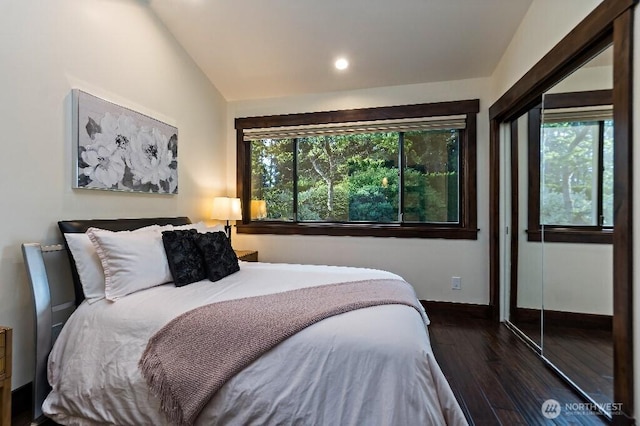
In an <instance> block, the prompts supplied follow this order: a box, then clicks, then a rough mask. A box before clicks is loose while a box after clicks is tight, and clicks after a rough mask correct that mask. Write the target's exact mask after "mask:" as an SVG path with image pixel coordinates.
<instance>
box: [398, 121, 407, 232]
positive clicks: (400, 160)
mask: <svg viewBox="0 0 640 426" xmlns="http://www.w3.org/2000/svg"><path fill="white" fill-rule="evenodd" d="M398 157H399V158H398V222H400V223H403V222H404V168H405V164H406V159H405V155H404V132H399V133H398Z"/></svg>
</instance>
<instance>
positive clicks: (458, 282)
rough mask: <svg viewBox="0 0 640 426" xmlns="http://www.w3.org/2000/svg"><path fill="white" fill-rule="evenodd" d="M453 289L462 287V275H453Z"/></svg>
mask: <svg viewBox="0 0 640 426" xmlns="http://www.w3.org/2000/svg"><path fill="white" fill-rule="evenodd" d="M451 289H452V290H461V289H462V280H461V279H460V277H451Z"/></svg>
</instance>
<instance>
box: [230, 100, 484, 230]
mask: <svg viewBox="0 0 640 426" xmlns="http://www.w3.org/2000/svg"><path fill="white" fill-rule="evenodd" d="M479 110H480V101H479V100H478V99H472V100H463V101H452V102H437V103H426V104H414V105H401V106H389V107H378V108H360V109H350V110H339V111H323V112H314V113H301V114H287V115H271V116H262V117H244V118H236V119H235V128H236V138H237V139H236V141H237V181H236V186H237V196H238V197H239V198H240V199H241V200H242V221H241V223H237V225H236V226H237V232H238V233H245V234H302V235H336V236H343V235H344V236H373V237H401V238H446V239H467V240H476V239H477V238H478V228H477V187H476V173H477V172H476V169H477V165H476V163H477V160H476V149H477V148H476V145H477V143H476V140H477V118H476V116H477V113H478V112H479ZM455 115H465V116H466V125H465V130H464V131H462V132H461V140H460V181H461V185H460V200H461V203H460V220H459V222H458V223H455V224H453V223H452V224H441V223H438V224H429V223H391V224H379V223H335V222H322V223H318V222H313V223H308V222H275V221H273V222H272V221H269V222H266V221H252V220H251V213H250V204H251V203H250V201H251V144H250V142H249V141H245V140H244V131H245V130H247V129H259V128H270V127H283V126H304V125H317V124H341V123H355V122H359V121H376V120H393V119H408V118H425V117H446V116H455Z"/></svg>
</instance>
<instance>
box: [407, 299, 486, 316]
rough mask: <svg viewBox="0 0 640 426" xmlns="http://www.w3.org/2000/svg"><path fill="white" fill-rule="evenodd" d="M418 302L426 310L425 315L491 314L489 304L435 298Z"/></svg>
mask: <svg viewBox="0 0 640 426" xmlns="http://www.w3.org/2000/svg"><path fill="white" fill-rule="evenodd" d="M420 303H421V304H422V306H423V307H424V309H425V311H427V315H430V313H433V314H437V315H441V314H445V315H453V316H456V317H472V318H482V319H490V318H491V316H492V315H493V312H492V309H491V306H489V305H477V304H472V303H455V302H440V301H436V300H422V299H421V300H420Z"/></svg>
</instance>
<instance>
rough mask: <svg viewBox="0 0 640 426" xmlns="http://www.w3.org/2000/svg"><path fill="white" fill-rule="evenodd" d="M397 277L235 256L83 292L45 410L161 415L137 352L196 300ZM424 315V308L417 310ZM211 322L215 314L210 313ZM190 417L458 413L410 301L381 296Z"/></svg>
mask: <svg viewBox="0 0 640 426" xmlns="http://www.w3.org/2000/svg"><path fill="white" fill-rule="evenodd" d="M379 278H382V279H385V278H391V279H399V278H400V277H398V276H397V275H395V274H392V273H390V272H385V271H379V270H374V269H363V268H348V267H335V266H313V265H289V264H267V263H248V262H241V268H240V271H239V272H237V273H235V274H232V275H230V276H228V277H226V278H224V279H222V280H220V281H217V282H210V281H208V280H204V281H200V282H197V283H194V284H190V285H188V286H185V287H175V286H174V285H172V284H167V285H162V286H159V287H154V288H151V289H147V290H143V291H140V292H137V293H133V294H130V295H128V296H126V297H124V298H122V299H120V300H118V301H117V302H109V301H107V300H101V301H98V302H96V303H93V304H91V305H89V304H88V303H86V302H85V303H83V304H81V305H80V306H79V307H78V309H77V310H76V311H75V312H74V314H73V315H72V316H71V318H70V319H69V320H68V322H67V323H66V324H65V326H64V328H63V330H62V332H61V334H60V336H59V338H58V340H57V341H56V343H55V345H54V347H53V349H52V351H51V354H50V357H49V364H48V378H49V382H50V384H51V386H52V391H51V393H50V394H49V395H48V397H47V399H46V400H45V402H44V404H43V412H44V413H45V414H46V415H47V416H49V417H50V418H52V419H53V420H55V421H56V422H58V423H60V424H70V425H97V424H117V425H165V424H169V423H168V421H167V419H166V418H165V417H164V414H163V413H162V411H161V410H160V402H159V400H158V399H157V398H156V397H155V396H154V395H153V394H151V393H150V391H149V389H148V387H147V384H146V382H145V380H144V378H143V377H142V375H141V373H140V370H139V369H138V361H139V359H140V357H141V355H142V353H143V351H144V349H145V347H146V345H147V342H148V340H149V338H150V337H151V336H153V334H154V333H155V332H157V331H158V330H159V329H160V328H162V327H163V326H164V325H165V324H166V323H168V322H169V321H171V320H172V319H173V318H175V317H176V316H178V315H180V314H182V313H184V312H187V311H189V310H191V309H194V308H197V307H199V306H203V305H207V304H210V303H215V302H219V301H224V300H231V299H237V298H242V297H249V296H257V295H264V294H271V293H277V292H282V291H287V290H293V289H297V288H304V287H310V286H317V285H324V284H332V283H340V282H346V281H357V280H366V279H379ZM425 318H426V317H425ZM212 327H215V324H212ZM196 424H197V425H251V424H255V425H272V424H273V425H276V424H278V425H280V424H286V425H289V424H295V425H311V424H313V425H364V424H366V425H418V424H420V425H443V424H466V421H465V419H464V416H463V414H462V411H461V410H460V407H459V406H458V404H457V402H456V399H455V397H454V395H453V393H452V392H451V389H450V387H449V385H448V383H447V381H446V379H445V378H444V376H443V374H442V372H441V370H440V368H439V366H438V364H437V362H436V360H435V358H434V356H433V352H432V350H431V346H430V342H429V336H428V333H427V327H426V324H425V321H424V319H423V317H422V316H421V315H420V314H419V313H418V312H417V311H416V310H415V309H414V308H412V307H409V306H404V305H381V306H374V307H369V308H365V309H358V310H354V311H350V312H346V313H343V314H340V315H336V316H333V317H330V318H327V319H324V320H322V321H320V322H318V323H316V324H313V325H312V326H310V327H308V328H306V329H304V330H303V331H301V332H299V333H298V334H296V335H294V336H293V337H291V338H289V339H287V340H285V341H284V342H282V343H280V344H279V345H278V346H276V347H275V348H273V349H271V350H270V351H268V352H266V353H265V354H264V355H262V356H261V357H260V358H259V359H258V360H256V361H254V362H253V363H251V364H250V365H249V366H248V367H246V368H245V369H244V370H242V371H241V372H240V373H239V374H237V375H236V376H234V377H233V378H232V379H231V380H229V381H228V382H227V383H226V384H225V385H224V386H223V387H222V388H221V389H220V390H219V391H218V392H217V393H216V394H215V395H214V397H213V398H212V399H211V401H210V402H209V403H208V404H207V406H206V407H205V409H204V410H203V412H202V413H201V414H200V416H199V417H198V418H197V420H196Z"/></svg>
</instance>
